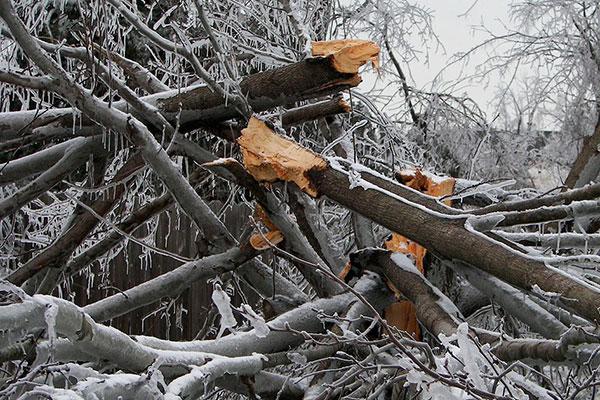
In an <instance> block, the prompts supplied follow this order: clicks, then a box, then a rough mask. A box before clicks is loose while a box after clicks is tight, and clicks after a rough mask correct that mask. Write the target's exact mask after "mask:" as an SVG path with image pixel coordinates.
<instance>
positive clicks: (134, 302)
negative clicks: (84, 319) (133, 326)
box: [83, 245, 258, 322]
mask: <svg viewBox="0 0 600 400" xmlns="http://www.w3.org/2000/svg"><path fill="white" fill-rule="evenodd" d="M256 255H258V252H257V251H256V250H255V249H254V248H252V247H251V246H250V245H244V246H241V247H234V248H232V249H230V250H228V251H226V252H224V253H221V254H216V255H212V256H208V257H205V258H203V259H200V260H197V261H191V262H188V263H185V264H183V265H180V266H179V267H177V268H175V269H174V270H172V271H169V272H166V273H164V274H162V275H160V276H157V277H156V278H153V279H150V280H148V281H146V282H144V283H141V284H139V285H137V286H134V287H132V288H131V289H128V290H125V291H123V292H119V293H116V294H114V295H112V296H109V297H106V298H104V299H102V300H99V301H97V302H95V303H92V304H89V305H87V306H85V307H84V308H83V310H84V311H85V312H86V313H87V314H89V315H90V316H91V317H92V318H94V319H95V320H96V321H98V322H102V321H107V320H109V319H113V318H116V317H118V316H121V315H123V314H126V313H128V312H131V311H133V310H136V309H138V308H140V307H143V306H145V305H147V304H152V303H154V302H156V301H158V300H160V299H161V298H163V297H177V295H179V294H180V293H181V292H183V291H184V290H185V289H186V288H188V287H190V285H192V284H193V283H194V282H197V281H199V280H205V279H208V278H212V277H214V276H217V275H220V274H223V273H225V272H229V271H232V270H233V269H235V268H236V267H238V266H239V265H241V264H243V263H244V262H246V261H248V260H250V259H251V258H253V257H255V256H256Z"/></svg>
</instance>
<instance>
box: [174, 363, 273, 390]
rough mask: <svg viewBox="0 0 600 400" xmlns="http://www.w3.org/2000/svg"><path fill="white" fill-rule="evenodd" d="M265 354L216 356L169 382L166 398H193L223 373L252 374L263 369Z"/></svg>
mask: <svg viewBox="0 0 600 400" xmlns="http://www.w3.org/2000/svg"><path fill="white" fill-rule="evenodd" d="M264 361H265V356H263V355H261V354H256V355H251V356H242V357H234V358H217V359H214V360H212V361H209V362H207V363H206V364H204V365H202V366H200V367H192V370H191V372H190V373H189V374H187V375H183V376H181V377H179V378H177V379H175V380H173V382H171V383H170V384H169V386H168V387H167V393H166V395H165V398H166V400H176V399H184V398H185V399H193V398H197V397H199V396H201V395H202V393H203V392H204V390H205V387H206V385H210V384H211V383H212V382H214V381H215V380H217V379H219V378H221V377H223V376H224V375H226V374H228V375H238V376H252V375H255V374H256V373H258V372H259V371H261V370H262V369H263V363H264Z"/></svg>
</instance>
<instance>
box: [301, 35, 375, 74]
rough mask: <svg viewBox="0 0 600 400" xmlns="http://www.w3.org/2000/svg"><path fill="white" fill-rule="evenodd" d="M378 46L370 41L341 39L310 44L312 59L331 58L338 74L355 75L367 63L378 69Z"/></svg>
mask: <svg viewBox="0 0 600 400" xmlns="http://www.w3.org/2000/svg"><path fill="white" fill-rule="evenodd" d="M379 50H380V49H379V46H377V44H375V42H372V41H370V40H360V39H342V40H328V41H324V42H312V55H313V56H314V57H331V58H332V60H333V67H334V68H335V69H336V71H338V72H343V73H350V74H356V73H358V69H359V68H360V67H361V66H363V65H364V64H365V63H367V62H368V61H371V63H372V64H373V66H374V67H375V68H379Z"/></svg>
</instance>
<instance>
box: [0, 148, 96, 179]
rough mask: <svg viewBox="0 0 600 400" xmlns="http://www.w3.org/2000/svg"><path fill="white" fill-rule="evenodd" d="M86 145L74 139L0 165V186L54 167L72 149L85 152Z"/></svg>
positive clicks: (71, 151)
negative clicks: (51, 166) (80, 149)
mask: <svg viewBox="0 0 600 400" xmlns="http://www.w3.org/2000/svg"><path fill="white" fill-rule="evenodd" d="M86 143H87V144H88V146H89V144H90V141H86V140H84V139H82V138H75V139H71V140H68V141H66V142H63V143H60V144H57V145H54V146H52V147H48V148H47V149H44V150H40V151H38V152H36V153H34V154H30V155H28V156H24V157H21V158H17V159H14V160H10V161H9V162H6V163H4V164H0V184H6V183H10V182H15V181H18V180H21V179H25V178H28V177H30V176H32V175H36V174H39V173H41V172H43V171H46V170H47V169H48V166H49V165H54V164H56V163H58V162H59V161H60V160H61V159H63V158H64V157H65V155H67V154H68V153H73V151H74V150H73V149H76V148H78V147H82V150H83V151H85V147H86V146H84V144H86Z"/></svg>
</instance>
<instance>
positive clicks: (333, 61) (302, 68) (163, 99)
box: [0, 42, 379, 141]
mask: <svg viewBox="0 0 600 400" xmlns="http://www.w3.org/2000/svg"><path fill="white" fill-rule="evenodd" d="M348 49H349V50H344V51H339V52H333V53H330V54H327V55H325V56H323V57H313V58H307V59H305V60H302V61H299V62H297V63H294V64H290V65H286V66H283V67H279V68H275V69H272V70H269V71H265V72H260V73H257V74H252V75H248V76H246V77H245V78H243V79H242V80H241V82H240V88H241V93H242V94H243V95H244V96H245V97H246V98H247V99H248V103H249V105H250V106H251V107H252V109H253V110H254V111H265V110H268V109H271V108H274V107H277V106H282V105H285V104H291V103H294V102H297V101H301V100H306V99H312V98H318V97H322V96H326V95H330V94H333V93H339V92H341V91H343V90H346V89H348V88H351V87H355V86H357V85H358V84H359V83H360V82H361V80H362V79H361V77H360V75H359V74H358V68H359V67H360V66H361V65H363V64H364V63H365V62H366V61H368V60H370V59H372V58H373V57H375V56H376V55H377V54H378V52H379V48H378V47H377V45H375V43H373V42H366V43H361V44H360V45H359V48H357V49H354V47H349V48H348ZM353 49H354V50H353ZM350 50H353V51H350ZM141 100H142V101H144V102H146V103H148V104H149V105H151V106H154V107H156V108H157V109H158V111H159V112H160V113H161V114H163V116H164V117H166V118H167V120H169V122H175V120H176V119H177V118H179V123H180V124H182V129H185V128H193V127H200V126H202V125H203V124H206V123H209V122H215V121H224V120H227V119H231V118H236V117H240V114H239V112H238V111H237V110H236V108H235V107H233V106H232V105H231V104H228V103H227V102H226V99H223V98H222V97H221V96H220V95H219V94H217V93H215V92H213V91H212V90H211V89H210V88H209V87H208V86H205V85H196V86H191V87H188V88H184V89H174V90H170V91H167V92H161V93H157V94H154V95H150V96H145V97H142V98H141ZM113 107H114V108H116V109H118V110H125V109H127V103H125V102H117V103H115V104H113ZM73 113H74V109H73V108H59V109H53V110H50V111H47V112H44V113H40V112H39V111H26V112H22V111H19V112H6V113H0V121H2V122H1V123H0V128H2V133H3V139H4V140H5V141H7V140H11V139H18V138H19V137H20V136H23V135H28V134H31V133H42V132H43V133H44V134H45V135H46V136H50V137H51V136H52V135H57V134H58V133H60V132H65V131H72V130H73ZM134 115H135V114H134ZM136 117H139V116H138V115H136ZM296 117H299V116H296ZM77 125H78V132H79V134H80V135H81V134H83V135H85V134H86V133H88V134H89V133H90V132H89V130H90V129H89V128H90V127H94V130H95V129H96V128H95V127H96V125H95V124H93V122H92V121H91V120H90V119H89V118H87V117H83V118H82V121H81V123H78V124H77Z"/></svg>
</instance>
